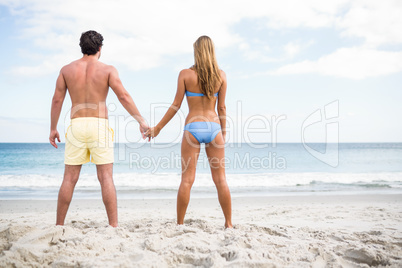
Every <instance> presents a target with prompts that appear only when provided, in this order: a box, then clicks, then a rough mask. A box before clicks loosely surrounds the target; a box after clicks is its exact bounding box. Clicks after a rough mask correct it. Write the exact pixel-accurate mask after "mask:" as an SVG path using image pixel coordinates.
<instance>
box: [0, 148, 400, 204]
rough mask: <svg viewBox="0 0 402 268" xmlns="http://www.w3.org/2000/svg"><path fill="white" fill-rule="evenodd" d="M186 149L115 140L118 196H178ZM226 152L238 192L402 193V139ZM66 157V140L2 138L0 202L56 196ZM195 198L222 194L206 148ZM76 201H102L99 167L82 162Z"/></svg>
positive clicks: (230, 181)
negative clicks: (55, 142) (7, 140)
mask: <svg viewBox="0 0 402 268" xmlns="http://www.w3.org/2000/svg"><path fill="white" fill-rule="evenodd" d="M180 146H181V145H180V144H156V143H133V144H115V164H114V167H113V169H114V182H115V185H116V190H117V195H118V198H119V199H155V198H176V194H177V189H178V187H179V184H180V173H181V161H180ZM225 153H226V154H225V155H226V158H225V163H226V177H227V181H228V184H229V187H230V190H231V193H232V196H233V197H235V196H275V195H330V194H364V193H378V194H401V193H402V143H340V144H323V143H314V144H301V143H277V144H269V143H259V144H245V143H242V144H240V143H229V144H227V145H226V147H225ZM63 160H64V144H62V143H61V144H60V145H59V148H58V149H55V148H53V147H52V146H51V145H50V144H47V143H0V199H3V200H4V199H28V200H30V199H41V200H42V199H46V200H49V199H50V200H56V199H57V194H58V189H59V187H60V185H61V182H62V179H63V172H64V163H63ZM192 196H193V197H215V196H216V190H215V187H214V184H213V182H212V178H211V175H210V170H209V166H208V161H207V157H206V155H205V151H204V149H203V148H202V149H201V152H200V155H199V160H198V165H197V175H196V180H195V183H194V186H193V189H192ZM74 198H81V199H92V198H101V195H100V186H99V182H98V181H97V177H96V167H95V165H94V164H92V163H87V164H85V165H83V167H82V170H81V175H80V179H79V181H78V183H77V186H76V189H75V192H74Z"/></svg>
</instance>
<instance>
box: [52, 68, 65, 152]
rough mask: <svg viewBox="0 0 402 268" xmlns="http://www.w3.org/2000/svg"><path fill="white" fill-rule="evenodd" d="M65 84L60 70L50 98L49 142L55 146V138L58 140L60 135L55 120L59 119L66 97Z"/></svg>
mask: <svg viewBox="0 0 402 268" xmlns="http://www.w3.org/2000/svg"><path fill="white" fill-rule="evenodd" d="M66 92H67V85H66V82H65V80H64V76H63V73H62V72H61V71H60V74H59V77H58V78H57V81H56V90H55V91H54V95H53V99H52V109H51V112H50V121H51V122H50V136H49V141H50V144H51V145H53V146H54V147H55V148H57V144H56V139H57V140H58V141H59V142H60V135H59V132H58V131H57V122H58V121H59V117H60V113H61V108H62V107H63V102H64V98H65V97H66Z"/></svg>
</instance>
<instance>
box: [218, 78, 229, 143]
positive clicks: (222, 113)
mask: <svg viewBox="0 0 402 268" xmlns="http://www.w3.org/2000/svg"><path fill="white" fill-rule="evenodd" d="M221 79H222V85H221V88H220V89H219V95H218V107H217V108H218V115H219V121H220V123H221V128H222V136H223V140H225V139H226V104H225V99H226V88H227V80H226V74H225V72H224V71H221Z"/></svg>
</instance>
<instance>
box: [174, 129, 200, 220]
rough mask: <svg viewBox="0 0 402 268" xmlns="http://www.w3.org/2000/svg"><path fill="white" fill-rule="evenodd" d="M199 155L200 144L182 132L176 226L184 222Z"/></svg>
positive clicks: (185, 132) (188, 133) (190, 135)
mask: <svg viewBox="0 0 402 268" xmlns="http://www.w3.org/2000/svg"><path fill="white" fill-rule="evenodd" d="M199 154H200V144H199V143H198V141H197V140H196V139H195V138H194V136H193V135H192V134H191V133H190V132H188V131H184V134H183V141H182V143H181V172H182V173H181V183H180V188H179V191H178V193H177V224H183V222H184V215H185V214H186V210H187V206H188V203H189V201H190V191H191V186H193V183H194V180H195V169H196V166H197V161H198V156H199Z"/></svg>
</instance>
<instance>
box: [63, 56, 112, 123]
mask: <svg viewBox="0 0 402 268" xmlns="http://www.w3.org/2000/svg"><path fill="white" fill-rule="evenodd" d="M113 69H114V68H113V67H112V66H109V65H106V64H104V63H102V62H100V61H98V59H96V58H95V57H91V56H84V57H83V58H81V59H79V60H76V61H74V62H72V63H70V64H69V65H66V66H64V67H63V68H62V69H61V75H62V77H63V78H64V81H65V84H66V87H67V89H68V92H69V94H70V97H71V103H72V106H71V118H77V117H101V118H108V113H107V108H106V105H105V103H106V97H107V94H108V92H109V76H110V73H111V72H112V71H113Z"/></svg>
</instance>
